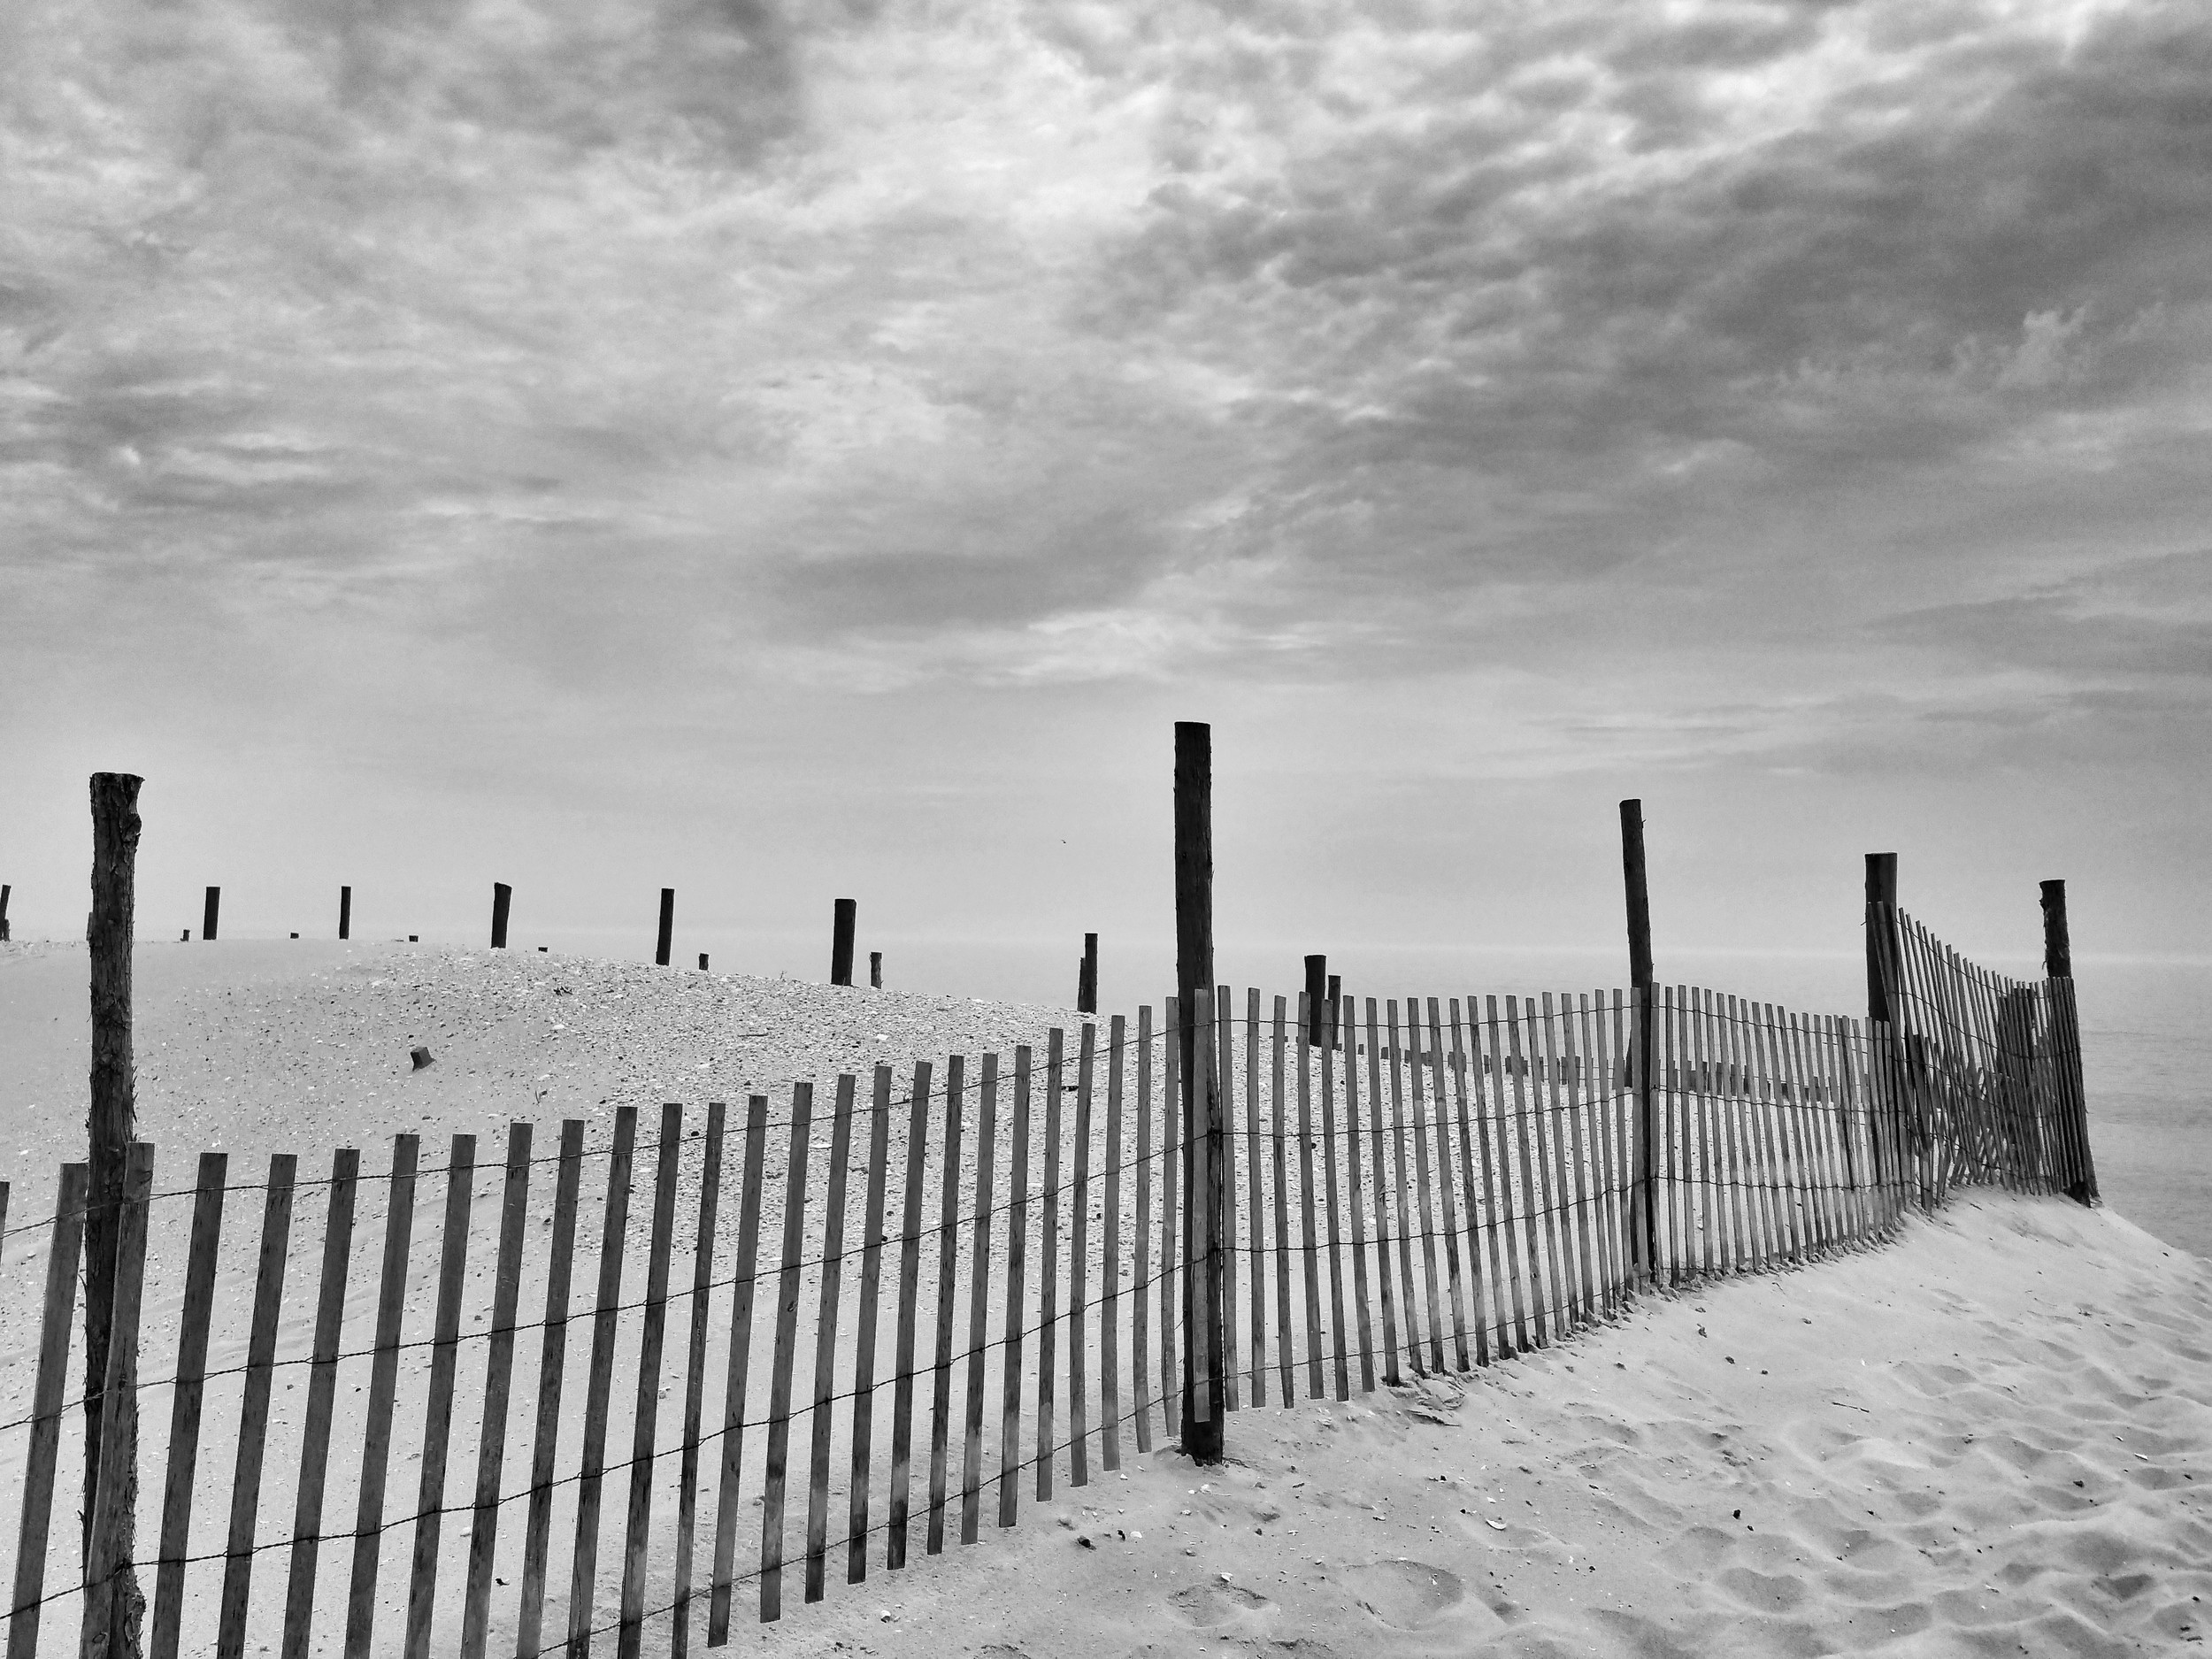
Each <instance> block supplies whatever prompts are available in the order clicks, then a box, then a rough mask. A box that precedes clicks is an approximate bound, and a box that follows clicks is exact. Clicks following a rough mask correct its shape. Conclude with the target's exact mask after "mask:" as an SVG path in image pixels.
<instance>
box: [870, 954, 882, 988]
mask: <svg viewBox="0 0 2212 1659" xmlns="http://www.w3.org/2000/svg"><path fill="white" fill-rule="evenodd" d="M868 988H869V989H870V990H872V991H880V990H881V989H883V952H881V951H880V950H872V951H870V952H869V953H868Z"/></svg>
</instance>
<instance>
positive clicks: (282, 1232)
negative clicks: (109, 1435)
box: [88, 1152, 413, 1659]
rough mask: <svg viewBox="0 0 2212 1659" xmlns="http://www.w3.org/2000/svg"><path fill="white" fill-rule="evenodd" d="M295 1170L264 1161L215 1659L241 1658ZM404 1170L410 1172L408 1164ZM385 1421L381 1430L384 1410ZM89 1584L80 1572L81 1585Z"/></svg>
mask: <svg viewBox="0 0 2212 1659" xmlns="http://www.w3.org/2000/svg"><path fill="white" fill-rule="evenodd" d="M298 1163H299V1161H298V1160H297V1159H296V1158H295V1157H294V1156H292V1155H291V1154H290V1153H288V1152H280V1153H277V1154H275V1155H273V1156H272V1157H271V1158H270V1159H269V1182H268V1191H267V1193H266V1194H265V1197H264V1199H263V1202H262V1209H261V1249H260V1256H259V1260H258V1262H257V1266H256V1270H255V1274H254V1287H253V1316H252V1323H251V1325H250V1327H249V1329H248V1333H247V1337H246V1384H245V1395H244V1399H243V1400H242V1402H241V1404H240V1406H239V1410H238V1456H237V1461H236V1463H234V1465H233V1468H232V1471H231V1488H230V1529H229V1532H228V1536H227V1540H226V1542H225V1545H224V1555H223V1588H222V1601H221V1602H220V1604H219V1609H218V1623H217V1625H216V1632H215V1651H216V1654H217V1655H218V1659H237V1655H242V1654H243V1653H244V1652H245V1650H246V1607H247V1601H248V1598H249V1597H250V1594H251V1592H252V1586H253V1542H254V1530H255V1523H256V1522H257V1520H258V1518H259V1516H260V1504H261V1466H262V1462H263V1457H264V1455H265V1449H266V1442H267V1437H268V1431H269V1390H270V1385H271V1384H272V1382H273V1380H274V1379H275V1364H276V1340H277V1318H278V1316H279V1315H280V1314H281V1313H282V1312H283V1309H284V1263H285V1257H286V1256H287V1254H288V1252H289V1250H290V1248H291V1240H292V1184H293V1180H294V1178H295V1176H296V1172H297V1169H298ZM408 1163H409V1167H410V1168H412V1166H413V1160H412V1159H409V1161H408ZM395 1185H396V1182H395ZM394 1357H395V1358H396V1357H397V1356H394ZM385 1415H386V1420H387V1424H388V1423H389V1418H390V1411H389V1408H387V1409H386V1414H385ZM372 1426H373V1424H372ZM91 1576H94V1575H92V1574H91V1572H90V1571H89V1567H88V1577H91Z"/></svg>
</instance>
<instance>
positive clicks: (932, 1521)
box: [924, 1027, 1088, 1555]
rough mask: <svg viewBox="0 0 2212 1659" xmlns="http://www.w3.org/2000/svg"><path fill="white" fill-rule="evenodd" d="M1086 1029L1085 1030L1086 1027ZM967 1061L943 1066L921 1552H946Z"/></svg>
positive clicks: (958, 1058)
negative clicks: (933, 1345) (924, 1529)
mask: <svg viewBox="0 0 2212 1659" xmlns="http://www.w3.org/2000/svg"><path fill="white" fill-rule="evenodd" d="M1085 1029H1088V1027H1086V1028H1085ZM967 1064H968V1063H967V1060H966V1058H965V1057H964V1056H961V1055H954V1056H951V1057H950V1058H949V1059H948V1060H947V1061H946V1062H945V1151H944V1156H943V1159H942V1161H941V1169H942V1173H941V1181H940V1185H939V1189H938V1196H937V1348H936V1356H937V1363H936V1364H935V1365H934V1367H933V1376H932V1378H931V1383H930V1400H929V1531H928V1534H927V1537H926V1541H925V1544H924V1548H926V1550H927V1551H928V1552H929V1554H931V1555H941V1554H942V1553H943V1551H944V1548H945V1483H946V1477H947V1469H946V1464H947V1462H948V1460H949V1456H950V1451H951V1439H952V1329H953V1315H954V1313H955V1311H956V1309H957V1306H958V1302H957V1300H956V1293H957V1292H958V1290H959V1272H958V1269H959V1266H960V1130H961V1122H960V1120H961V1118H962V1117H963V1116H964V1113H963V1111H962V1110H961V1108H962V1105H963V1103H964V1096H965V1094H966V1093H967Z"/></svg>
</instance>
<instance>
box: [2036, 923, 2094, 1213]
mask: <svg viewBox="0 0 2212 1659" xmlns="http://www.w3.org/2000/svg"><path fill="white" fill-rule="evenodd" d="M2042 890H2043V977H2044V978H2045V979H2049V980H2052V981H2053V982H2054V983H2053V984H2052V986H2051V1024H2052V1025H2053V1026H2054V1028H2055V1031H2054V1035H2055V1037H2056V1039H2057V1048H2058V1053H2057V1054H2056V1055H2055V1056H2054V1058H2055V1061H2056V1063H2057V1065H2058V1069H2059V1087H2060V1089H2061V1091H2062V1093H2063V1094H2065V1095H2066V1096H2067V1108H2068V1110H2069V1112H2070V1115H2071V1116H2072V1118H2073V1120H2074V1122H2073V1125H2072V1130H2071V1133H2070V1134H2069V1135H2068V1136H2067V1137H2066V1140H2067V1141H2069V1142H2070V1147H2069V1149H2070V1151H2071V1152H2072V1154H2073V1156H2074V1158H2075V1160H2076V1162H2077V1163H2078V1165H2079V1167H2078V1169H2076V1170H2074V1171H2072V1174H2073V1177H2074V1179H2072V1180H2071V1181H2070V1182H2069V1183H2068V1184H2067V1187H2066V1195H2067V1196H2068V1197H2069V1198H2071V1199H2073V1200H2074V1201H2075V1202H2077V1203H2083V1204H2093V1203H2094V1202H2097V1164H2096V1160H2095V1159H2094V1158H2093V1157H2091V1156H2090V1155H2089V1096H2088V1093H2087V1091H2086V1090H2085V1087H2083V1084H2082V1076H2081V1017H2080V1014H2079V1013H2078V1010H2076V1008H2075V1005H2074V946H2073V941H2072V940H2071V939H2070V937H2069V936H2068V933H2067V931H2066V884H2065V883H2064V882H2063V881H2046V882H2044V883H2043V889H2042Z"/></svg>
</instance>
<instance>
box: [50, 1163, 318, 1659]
mask: <svg viewBox="0 0 2212 1659" xmlns="http://www.w3.org/2000/svg"><path fill="white" fill-rule="evenodd" d="M153 1185H154V1148H153V1147H152V1145H151V1144H150V1143H149V1142H147V1141H132V1142H131V1144H130V1149H129V1151H128V1152H127V1153H126V1154H125V1161H124V1166H123V1191H122V1213H121V1215H120V1216H119V1217H117V1225H116V1235H117V1236H116V1245H115V1279H114V1302H113V1304H112V1310H111V1316H110V1324H109V1326H108V1355H107V1369H106V1371H105V1372H104V1376H103V1384H102V1389H101V1398H100V1431H101V1433H100V1466H99V1469H98V1471H96V1485H95V1486H94V1488H93V1496H92V1516H91V1525H90V1528H89V1531H88V1536H87V1540H86V1548H85V1557H84V1603H83V1615H84V1617H83V1620H82V1628H83V1644H82V1647H83V1652H84V1653H85V1655H87V1659H108V1655H109V1654H110V1652H111V1651H112V1650H114V1649H119V1648H121V1647H125V1646H127V1644H128V1643H129V1641H130V1638H131V1636H132V1635H134V1633H135V1632H130V1631H127V1630H120V1631H119V1630H118V1629H117V1628H116V1625H117V1620H116V1614H117V1612H118V1610H121V1611H122V1613H123V1615H124V1617H125V1618H126V1619H130V1618H132V1617H134V1612H135V1609H132V1608H130V1607H129V1606H128V1605H127V1604H126V1605H125V1606H124V1607H122V1608H121V1609H119V1608H118V1603H119V1602H125V1603H127V1601H128V1589H127V1586H122V1585H119V1584H117V1583H116V1582H115V1580H116V1578H117V1576H118V1575H119V1574H120V1573H122V1572H124V1571H127V1570H128V1569H129V1567H130V1564H131V1555H132V1545H133V1540H132V1539H131V1537H130V1536H129V1534H128V1533H127V1532H126V1531H125V1529H124V1521H125V1519H126V1518H127V1508H126V1506H127V1502H129V1500H130V1498H131V1496H132V1494H135V1493H136V1491H137V1489H138V1468H137V1463H138V1438H137V1425H138V1314H139V1305H140V1303H141V1302H142V1300H143V1296H144V1292H145V1284H146V1222H147V1216H146V1210H147V1202H148V1199H149V1196H150V1194H151V1193H152V1191H153ZM290 1207H291V1184H290V1180H289V1178H287V1180H286V1183H285V1208H286V1214H287V1217H289V1213H290ZM280 1265H281V1263H280ZM103 1593H104V1594H103ZM111 1643H112V1647H111Z"/></svg>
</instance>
